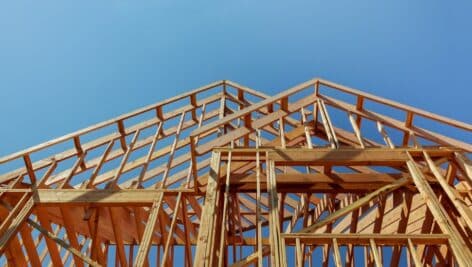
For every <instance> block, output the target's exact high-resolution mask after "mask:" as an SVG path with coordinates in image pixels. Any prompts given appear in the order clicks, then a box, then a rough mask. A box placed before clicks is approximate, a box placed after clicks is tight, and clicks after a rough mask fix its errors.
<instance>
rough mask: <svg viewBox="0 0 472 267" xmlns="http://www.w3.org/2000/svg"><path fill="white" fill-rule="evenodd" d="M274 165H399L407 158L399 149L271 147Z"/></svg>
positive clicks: (270, 153)
mask: <svg viewBox="0 0 472 267" xmlns="http://www.w3.org/2000/svg"><path fill="white" fill-rule="evenodd" d="M269 157H270V159H271V160H273V161H275V163H276V165H278V164H283V165H288V166H293V165H304V164H310V165H326V164H332V165H348V166H358V165H387V166H400V165H403V164H404V162H405V161H406V160H407V159H408V157H407V155H406V153H405V152H404V151H401V150H394V151H390V150H389V151H386V150H377V149H372V150H371V149H369V150H367V149H365V150H361V149H347V148H346V149H344V148H343V149H337V150H315V151H313V150H305V149H273V150H271V151H270V152H269Z"/></svg>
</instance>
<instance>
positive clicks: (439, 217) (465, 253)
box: [407, 155, 472, 266]
mask: <svg viewBox="0 0 472 267" xmlns="http://www.w3.org/2000/svg"><path fill="white" fill-rule="evenodd" d="M408 156H409V157H410V160H408V161H407V166H408V170H409V171H410V174H411V177H412V179H413V181H414V183H415V185H416V187H417V188H418V191H419V192H420V194H421V196H422V197H423V199H424V200H425V202H426V205H427V206H428V208H429V210H430V211H431V213H432V214H433V216H434V218H435V219H436V223H437V224H438V225H439V227H440V229H441V230H442V231H443V233H445V234H447V235H449V238H450V246H451V249H452V252H453V254H454V256H455V258H456V260H457V263H459V265H464V266H466V265H467V262H472V252H471V251H470V250H469V249H468V248H467V245H466V244H465V243H464V241H463V240H462V237H461V235H460V234H459V233H458V230H457V228H456V227H455V225H454V224H453V223H452V222H451V219H450V218H449V216H448V214H447V212H446V211H445V210H444V207H443V206H442V205H441V203H440V202H439V200H438V199H437V197H436V194H435V193H434V191H433V189H432V188H431V186H430V185H429V184H428V183H427V182H426V179H425V178H424V175H423V174H422V172H421V171H420V170H419V169H418V167H417V166H416V163H415V162H414V160H413V158H411V156H410V155H408Z"/></svg>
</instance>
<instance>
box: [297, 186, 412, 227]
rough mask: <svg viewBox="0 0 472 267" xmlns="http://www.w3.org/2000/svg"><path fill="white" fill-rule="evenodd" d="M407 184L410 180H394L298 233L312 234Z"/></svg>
mask: <svg viewBox="0 0 472 267" xmlns="http://www.w3.org/2000/svg"><path fill="white" fill-rule="evenodd" d="M408 183H410V180H409V179H407V178H401V179H399V180H396V181H395V182H393V183H391V184H388V185H385V186H383V187H381V188H379V189H377V190H375V191H374V192H372V193H369V194H367V195H365V196H364V197H361V198H359V199H358V200H356V201H355V202H353V203H352V204H350V205H348V206H346V207H344V208H342V209H338V210H336V211H335V212H334V213H331V214H329V215H328V216H326V217H325V218H324V219H323V220H321V221H318V222H316V223H314V224H312V225H310V226H308V227H306V228H304V229H302V230H300V231H298V232H299V233H309V232H313V231H315V230H316V229H318V228H320V227H322V226H325V225H326V224H328V223H330V222H332V221H334V220H336V219H338V218H340V217H342V216H344V215H346V214H348V213H349V212H352V211H353V210H356V209H359V208H360V207H362V206H364V205H365V204H367V203H369V202H370V201H371V200H372V199H374V198H375V197H377V196H378V195H380V194H388V193H390V192H392V191H394V190H396V189H398V188H400V187H402V186H405V185H407V184H408Z"/></svg>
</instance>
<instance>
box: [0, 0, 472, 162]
mask: <svg viewBox="0 0 472 267" xmlns="http://www.w3.org/2000/svg"><path fill="white" fill-rule="evenodd" d="M174 2H178V3H177V4H175V3H174ZM253 2H254V3H253ZM256 2H257V3H256ZM328 2H329V3H328ZM389 2H390V3H386V1H308V2H302V1H283V2H274V1H263V2H260V1H219V2H204V3H201V2H200V1H188V2H183V1H168V0H166V1H77V2H75V3H70V1H9V2H8V3H6V1H5V2H3V3H2V4H0V123H1V131H0V155H6V154H9V153H11V152H14V151H17V150H19V149H23V148H26V147H29V146H31V145H35V144H37V143H40V142H43V141H46V140H49V139H51V138H54V137H57V136H60V135H63V134H66V133H69V132H71V131H74V130H77V129H80V128H83V127H86V126H88V125H90V124H93V123H96V122H99V121H102V120H105V119H109V118H111V117H114V116H116V115H119V114H121V113H125V112H128V111H130V110H132V109H135V108H138V107H141V106H143V105H146V104H150V103H153V102H157V101H159V100H162V99H165V98H168V97H170V96H173V95H176V94H178V93H182V92H184V91H186V90H189V89H192V88H195V87H198V86H200V85H203V84H207V83H210V82H212V81H214V80H220V79H230V80H234V81H237V82H239V83H242V84H244V85H248V86H251V87H253V88H255V89H259V90H262V91H264V92H267V93H273V92H274V93H275V92H279V91H281V90H283V89H284V88H287V87H289V86H292V85H295V84H298V83H300V82H302V81H305V80H308V79H310V78H312V77H315V76H321V77H324V78H326V79H330V80H333V81H336V82H338V83H342V84H345V85H348V86H351V87H355V88H359V89H363V90H365V91H368V92H372V93H375V94H377V95H380V96H384V97H387V98H391V99H394V100H398V101H401V102H405V103H408V104H412V105H415V106H418V107H421V108H424V109H426V110H431V111H435V112H437V113H439V114H442V115H446V116H450V117H453V118H456V119H459V120H462V121H466V122H469V123H470V122H471V117H470V110H471V108H470V105H471V100H472V92H471V91H470V90H471V88H470V85H471V84H472V74H471V69H472V68H471V62H472V53H471V47H472V34H471V26H472V16H471V15H470V10H472V5H471V4H470V1H454V2H453V3H452V2H447V1H389ZM467 2H469V4H468V3H467Z"/></svg>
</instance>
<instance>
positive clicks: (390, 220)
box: [0, 79, 472, 267]
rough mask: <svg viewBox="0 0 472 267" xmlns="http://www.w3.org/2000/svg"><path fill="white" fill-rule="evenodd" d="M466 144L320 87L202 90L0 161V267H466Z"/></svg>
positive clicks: (382, 102)
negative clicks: (386, 265) (402, 265)
mask: <svg viewBox="0 0 472 267" xmlns="http://www.w3.org/2000/svg"><path fill="white" fill-rule="evenodd" d="M392 114H394V115H392ZM430 122H433V123H432V124H434V125H435V127H434V128H429V127H430V126H425V125H432V124H431V123H430ZM438 129H440V131H441V132H438V131H439V130H438ZM471 133H472V125H470V124H468V123H464V122H459V121H456V120H453V119H449V118H446V117H443V116H440V115H436V114H433V113H431V112H427V111H423V110H420V109H417V108H414V107H410V106H407V105H404V104H400V103H396V102H394V101H391V100H387V99H384V98H381V97H378V96H374V95H372V94H367V93H364V92H361V91H359V90H356V89H352V88H348V87H345V86H342V85H339V84H336V83H333V82H329V81H326V80H323V79H312V80H309V81H307V82H304V83H302V84H299V85H296V86H294V87H292V88H288V89H287V90H284V91H282V92H281V93H279V94H275V95H267V94H264V93H262V92H258V91H256V90H253V89H251V88H248V87H245V86H243V85H240V84H237V83H235V82H232V81H227V80H221V81H217V82H215V83H212V84H209V85H206V86H203V87H200V88H197V89H195V90H192V91H189V92H188V93H185V94H182V95H180V96H176V97H174V98H171V99H168V100H165V101H161V102H159V103H156V104H153V105H150V106H147V107H144V108H142V109H138V110H136V111H133V112H131V113H128V114H124V115H122V116H118V117H116V118H113V119H111V120H108V121H105V122H102V123H99V124H96V125H93V126H91V127H88V128H86V129H83V130H79V131H77V132H74V133H71V134H68V135H65V136H63V137H59V138H57V139H54V140H51V141H48V142H45V143H43V144H40V145H37V146H34V147H31V148H28V149H25V150H22V151H19V152H17V153H14V154H12V155H8V156H4V157H2V158H0V170H1V172H0V234H1V235H0V253H1V254H0V265H2V266H3V265H12V266H24V265H27V264H28V263H30V264H31V265H32V266H42V265H44V266H64V265H73V266H106V265H120V266H128V265H129V266H146V267H147V266H162V267H167V266H186V267H190V266H251V265H252V266H254V265H258V266H292V265H295V266H314V265H318V264H319V265H322V266H330V264H334V265H335V266H382V265H383V264H384V263H388V262H387V261H386V257H390V260H389V262H390V264H391V265H393V266H395V265H398V264H400V263H404V262H406V263H407V264H409V265H416V266H421V265H425V266H429V265H433V264H434V263H436V264H442V265H445V266H452V265H454V264H456V265H459V266H467V264H468V263H469V262H472V252H471V251H472V241H471V240H472V208H471V207H472V163H471V162H472V161H471V160H470V155H471V154H470V153H472V144H470V140H471V139H470V136H471ZM452 136H454V137H452ZM361 254H363V255H361Z"/></svg>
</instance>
